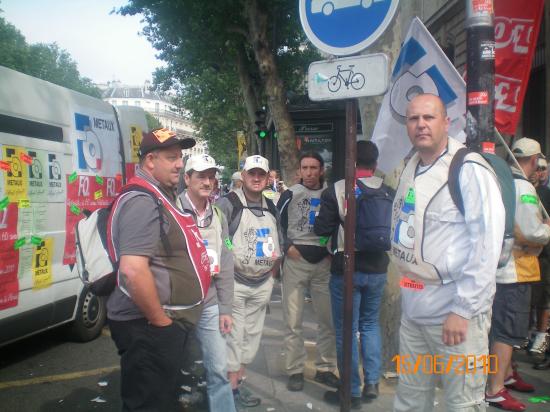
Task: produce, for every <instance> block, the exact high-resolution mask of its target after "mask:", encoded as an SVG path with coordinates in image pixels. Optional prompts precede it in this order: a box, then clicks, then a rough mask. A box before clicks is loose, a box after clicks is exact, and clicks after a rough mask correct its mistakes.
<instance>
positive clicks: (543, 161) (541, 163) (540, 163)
mask: <svg viewBox="0 0 550 412" xmlns="http://www.w3.org/2000/svg"><path fill="white" fill-rule="evenodd" d="M537 167H541V168H544V169H548V162H547V161H546V159H543V158H542V157H541V158H539V160H537Z"/></svg>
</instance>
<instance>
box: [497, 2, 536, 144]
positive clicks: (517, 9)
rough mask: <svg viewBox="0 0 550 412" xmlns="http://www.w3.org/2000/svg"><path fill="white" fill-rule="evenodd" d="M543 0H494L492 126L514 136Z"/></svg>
mask: <svg viewBox="0 0 550 412" xmlns="http://www.w3.org/2000/svg"><path fill="white" fill-rule="evenodd" d="M543 6H544V0H529V1H517V0H495V2H494V8H495V49H496V50H495V126H496V127H497V129H498V130H499V131H500V132H502V133H510V134H514V133H515V131H516V128H517V125H518V121H519V117H520V114H521V109H522V106H523V99H524V97H525V92H526V90H527V84H528V82H529V75H530V73H531V62H532V60H533V54H534V53H535V47H536V44H537V37H538V34H539V29H540V26H541V18H542V11H543Z"/></svg>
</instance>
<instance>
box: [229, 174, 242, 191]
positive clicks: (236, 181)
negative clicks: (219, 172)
mask: <svg viewBox="0 0 550 412" xmlns="http://www.w3.org/2000/svg"><path fill="white" fill-rule="evenodd" d="M241 187H243V178H242V176H241V172H235V173H233V174H232V175H231V191H234V190H235V189H240V188H241Z"/></svg>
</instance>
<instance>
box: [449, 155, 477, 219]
mask: <svg viewBox="0 0 550 412" xmlns="http://www.w3.org/2000/svg"><path fill="white" fill-rule="evenodd" d="M470 152H471V150H470V149H468V148H467V147H463V148H461V149H458V151H457V152H456V153H455V155H454V156H453V160H451V165H450V166H449V177H448V182H447V184H448V185H449V193H450V194H451V199H453V203H454V204H455V206H456V207H457V209H458V210H459V211H460V213H461V214H462V215H463V216H464V200H463V199H462V192H461V191H460V183H459V181H458V176H459V175H460V169H461V168H462V165H463V164H464V158H465V157H466V155H467V154H468V153H470Z"/></svg>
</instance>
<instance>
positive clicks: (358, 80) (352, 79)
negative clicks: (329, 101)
mask: <svg viewBox="0 0 550 412" xmlns="http://www.w3.org/2000/svg"><path fill="white" fill-rule="evenodd" d="M341 67H342V65H341V64H339V65H338V66H336V68H337V69H338V72H337V73H336V74H335V75H334V76H331V77H330V78H329V79H328V82H327V85H328V89H329V90H330V91H331V92H333V93H335V92H337V91H338V90H340V87H342V82H343V84H344V86H346V89H349V87H350V86H351V87H353V88H354V89H355V90H361V88H362V87H363V86H364V85H365V76H363V75H362V74H361V73H355V72H354V71H353V68H354V67H355V65H354V64H350V65H348V68H347V69H344V70H342V69H341ZM342 73H345V75H342Z"/></svg>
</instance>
